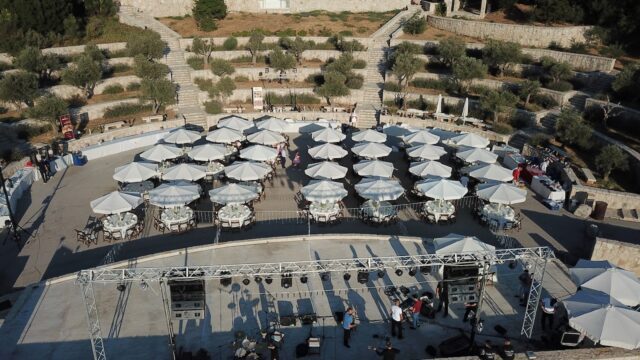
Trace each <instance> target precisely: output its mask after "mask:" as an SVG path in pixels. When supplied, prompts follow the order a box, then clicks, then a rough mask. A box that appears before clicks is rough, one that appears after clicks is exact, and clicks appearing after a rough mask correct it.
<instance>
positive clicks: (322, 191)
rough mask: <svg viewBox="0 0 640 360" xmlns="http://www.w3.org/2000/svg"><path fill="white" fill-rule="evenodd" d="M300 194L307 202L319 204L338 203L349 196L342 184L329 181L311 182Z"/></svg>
mask: <svg viewBox="0 0 640 360" xmlns="http://www.w3.org/2000/svg"><path fill="white" fill-rule="evenodd" d="M300 192H301V193H302V195H304V198H305V199H307V200H308V201H313V202H319V203H332V202H336V201H340V200H342V199H344V198H345V197H347V195H348V194H349V193H348V192H347V190H345V188H344V185H343V184H342V183H339V182H335V181H329V180H311V182H309V184H308V185H306V186H303V187H302V189H301V190H300Z"/></svg>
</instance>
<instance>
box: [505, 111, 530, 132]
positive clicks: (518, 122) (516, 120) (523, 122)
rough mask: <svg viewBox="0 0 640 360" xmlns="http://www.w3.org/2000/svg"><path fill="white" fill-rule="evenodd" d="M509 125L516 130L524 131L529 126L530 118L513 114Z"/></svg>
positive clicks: (517, 113)
mask: <svg viewBox="0 0 640 360" xmlns="http://www.w3.org/2000/svg"><path fill="white" fill-rule="evenodd" d="M510 123H511V126H513V127H514V128H516V129H524V128H526V127H529V125H531V118H530V116H529V114H525V113H519V112H514V114H513V116H512V117H511V121H510Z"/></svg>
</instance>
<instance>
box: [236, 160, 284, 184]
mask: <svg viewBox="0 0 640 360" xmlns="http://www.w3.org/2000/svg"><path fill="white" fill-rule="evenodd" d="M272 170H273V169H271V167H270V166H269V165H266V164H264V163H261V162H256V161H236V162H234V163H233V164H231V165H229V166H227V167H225V168H224V173H225V174H226V175H227V177H228V178H231V179H235V180H238V181H255V180H260V179H263V178H264V177H265V176H267V174H269V173H270V172H271V171H272Z"/></svg>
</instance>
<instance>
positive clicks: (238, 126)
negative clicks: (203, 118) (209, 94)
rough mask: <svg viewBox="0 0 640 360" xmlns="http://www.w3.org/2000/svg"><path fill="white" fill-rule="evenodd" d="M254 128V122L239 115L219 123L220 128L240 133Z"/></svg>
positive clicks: (225, 118) (228, 117) (221, 120)
mask: <svg viewBox="0 0 640 360" xmlns="http://www.w3.org/2000/svg"><path fill="white" fill-rule="evenodd" d="M253 126H254V125H253V122H251V121H249V120H247V119H245V118H243V117H242V116H238V115H231V116H227V117H224V118H222V119H220V121H218V128H229V129H232V130H236V131H239V132H244V131H245V130H248V129H251V128H252V127H253Z"/></svg>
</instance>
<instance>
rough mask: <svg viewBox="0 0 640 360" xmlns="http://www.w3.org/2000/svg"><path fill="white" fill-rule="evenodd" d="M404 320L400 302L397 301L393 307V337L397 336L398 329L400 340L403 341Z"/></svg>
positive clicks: (394, 301)
mask: <svg viewBox="0 0 640 360" xmlns="http://www.w3.org/2000/svg"><path fill="white" fill-rule="evenodd" d="M402 318H403V315H402V309H401V308H400V300H398V299H395V300H393V306H391V336H396V329H398V339H402Z"/></svg>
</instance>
